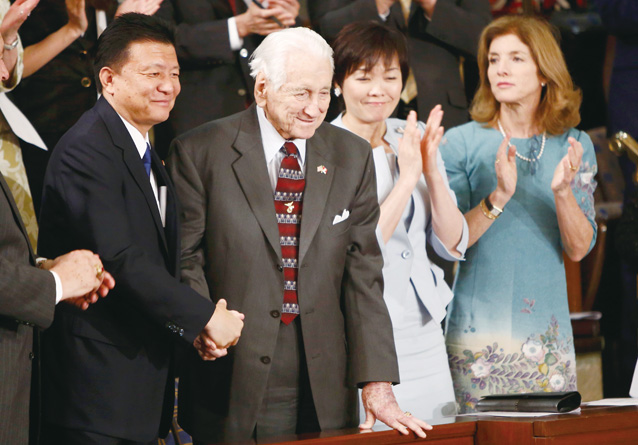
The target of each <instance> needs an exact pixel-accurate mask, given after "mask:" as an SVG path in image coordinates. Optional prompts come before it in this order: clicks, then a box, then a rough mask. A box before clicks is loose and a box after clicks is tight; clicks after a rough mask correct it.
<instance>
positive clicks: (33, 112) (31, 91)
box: [11, 0, 162, 214]
mask: <svg viewBox="0 0 638 445" xmlns="http://www.w3.org/2000/svg"><path fill="white" fill-rule="evenodd" d="M161 1H162V0H124V1H122V2H121V3H119V2H118V1H117V0H86V1H85V0H45V1H41V2H40V4H39V5H38V7H37V8H35V9H34V10H33V11H32V12H31V15H30V16H29V18H28V20H25V22H24V24H23V25H22V27H21V28H20V38H21V40H22V43H23V45H24V47H25V55H24V67H25V72H24V77H25V79H23V81H22V82H21V84H20V86H19V87H18V88H16V89H15V90H14V91H13V92H12V93H11V99H12V100H13V101H14V103H15V104H16V105H17V106H18V108H19V109H20V110H21V111H22V112H23V113H24V114H25V116H26V117H27V118H28V119H29V121H30V122H31V123H32V124H33V126H34V127H35V129H36V130H37V131H38V133H39V135H40V136H41V137H42V140H43V141H44V142H45V144H46V146H47V148H48V151H43V150H40V149H38V148H35V147H33V146H32V145H29V144H24V143H23V144H21V145H22V151H23V154H24V161H25V166H26V169H27V174H28V177H29V184H30V186H31V192H32V195H33V201H34V204H35V209H36V214H38V213H39V207H40V200H41V195H42V182H43V179H44V172H45V170H46V166H47V163H48V160H49V156H50V152H51V151H52V150H53V149H54V148H55V145H56V144H57V142H58V140H59V139H60V138H61V137H62V135H63V134H64V133H66V131H67V130H68V129H69V128H71V126H72V125H73V124H75V122H76V121H77V120H78V119H79V118H80V116H82V114H83V113H84V112H85V111H87V110H88V109H90V108H91V107H92V106H93V105H95V102H96V101H97V97H98V96H97V89H96V88H95V80H94V78H93V64H92V61H91V52H92V50H93V47H94V46H95V44H96V42H97V38H98V37H99V35H100V34H101V32H102V31H103V30H104V28H106V25H107V23H108V22H110V21H111V20H112V19H113V17H114V16H115V15H120V14H123V13H125V12H140V13H145V14H153V13H154V12H155V11H156V10H157V8H158V7H159V5H160V3H161Z"/></svg>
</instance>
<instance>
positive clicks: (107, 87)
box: [98, 66, 116, 96]
mask: <svg viewBox="0 0 638 445" xmlns="http://www.w3.org/2000/svg"><path fill="white" fill-rule="evenodd" d="M115 74H116V73H115V71H113V70H112V69H111V68H109V67H108V66H105V67H103V68H102V69H101V70H100V74H99V76H98V77H99V78H100V83H101V84H102V93H103V94H109V95H111V96H112V95H113V93H114V90H113V79H114V77H115Z"/></svg>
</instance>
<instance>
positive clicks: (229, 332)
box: [193, 299, 244, 360]
mask: <svg viewBox="0 0 638 445" xmlns="http://www.w3.org/2000/svg"><path fill="white" fill-rule="evenodd" d="M243 320H244V314H242V313H240V312H237V311H229V310H228V309H226V300H224V299H221V300H219V301H218V302H217V305H216V306H215V312H213V316H212V317H211V318H210V321H209V322H208V323H207V324H206V326H205V327H204V329H203V330H202V332H201V333H200V334H199V336H198V337H197V338H196V339H195V341H194V342H193V346H195V349H197V353H198V354H199V356H200V357H201V358H202V359H204V360H215V359H217V358H219V357H223V356H225V355H226V354H228V348H229V347H231V346H235V345H236V344H237V342H238V341H239V336H240V335H241V330H242V328H243V327H244V322H243Z"/></svg>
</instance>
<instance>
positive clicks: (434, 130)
mask: <svg viewBox="0 0 638 445" xmlns="http://www.w3.org/2000/svg"><path fill="white" fill-rule="evenodd" d="M442 120H443V109H442V108H441V105H437V106H435V107H434V108H432V110H431V111H430V115H429V116H428V121H427V122H426V123H425V134H424V135H423V138H422V139H421V154H422V156H421V157H422V163H423V174H424V175H425V177H426V178H427V177H428V176H429V175H431V174H432V173H438V171H439V169H438V166H437V154H438V152H439V144H440V143H441V139H442V138H443V127H442V126H441V121H442Z"/></svg>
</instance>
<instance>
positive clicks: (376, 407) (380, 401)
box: [359, 382, 432, 438]
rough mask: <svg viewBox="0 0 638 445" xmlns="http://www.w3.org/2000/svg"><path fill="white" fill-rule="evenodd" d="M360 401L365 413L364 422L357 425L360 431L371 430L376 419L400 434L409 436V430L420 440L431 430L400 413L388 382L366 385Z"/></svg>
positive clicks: (428, 426) (423, 423)
mask: <svg viewBox="0 0 638 445" xmlns="http://www.w3.org/2000/svg"><path fill="white" fill-rule="evenodd" d="M361 399H362V401H363V407H364V409H365V412H366V421H365V422H364V423H362V424H361V425H359V428H360V429H362V430H363V429H370V428H372V426H373V425H374V422H375V420H376V419H379V420H380V421H381V422H383V423H385V424H386V425H388V426H389V427H391V428H394V429H395V430H398V431H399V432H400V433H401V434H405V435H407V434H409V431H408V428H409V429H410V430H412V431H413V432H414V433H415V434H416V435H417V436H419V437H421V438H424V437H425V431H424V430H431V429H432V427H431V426H430V425H428V424H427V423H425V422H424V421H422V420H421V419H417V418H416V417H412V414H410V413H407V412H403V411H401V408H399V404H398V403H397V400H396V399H395V397H394V392H392V385H390V384H389V383H388V382H370V383H367V384H366V385H365V386H364V387H363V390H362V392H361Z"/></svg>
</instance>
